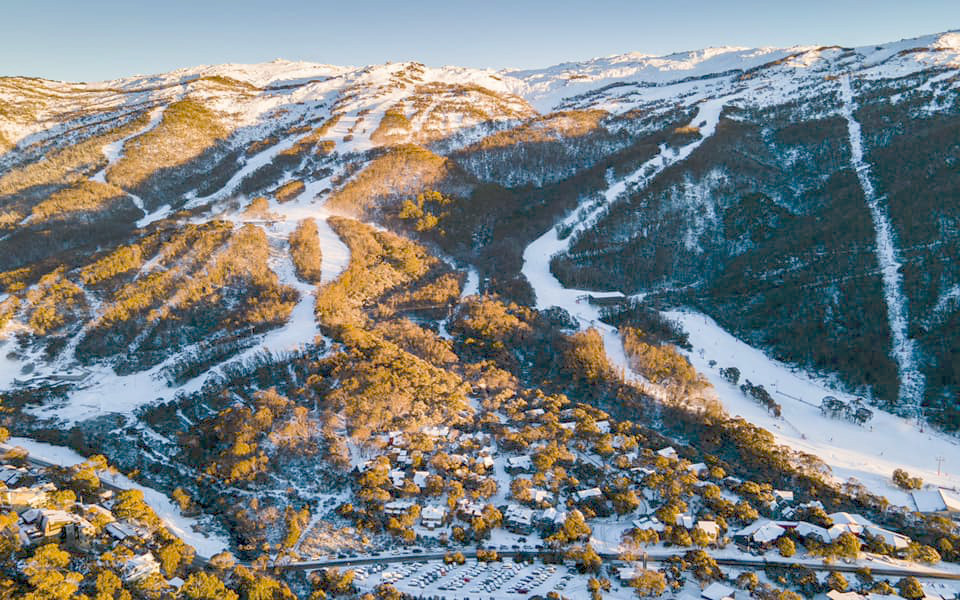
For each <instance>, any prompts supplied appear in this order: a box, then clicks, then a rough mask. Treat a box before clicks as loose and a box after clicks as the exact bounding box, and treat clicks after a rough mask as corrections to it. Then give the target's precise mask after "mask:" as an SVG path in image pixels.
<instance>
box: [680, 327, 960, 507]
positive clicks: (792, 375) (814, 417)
mask: <svg viewBox="0 0 960 600" xmlns="http://www.w3.org/2000/svg"><path fill="white" fill-rule="evenodd" d="M664 316H666V317H667V318H669V319H671V320H673V321H675V322H677V323H679V324H680V325H681V326H682V327H683V329H684V330H685V331H686V332H687V333H688V334H689V335H690V343H691V344H692V345H693V351H692V352H688V353H686V354H687V356H688V357H689V358H690V362H692V363H693V366H694V367H696V369H697V371H699V372H701V373H703V374H704V375H706V376H707V378H708V379H709V380H710V383H712V384H713V386H714V388H715V390H716V393H717V396H718V398H719V399H720V401H721V402H722V403H723V405H724V407H725V408H726V410H727V412H729V413H730V414H731V415H740V416H742V417H743V418H745V419H747V420H748V421H750V422H751V423H756V424H757V425H760V426H762V427H764V428H765V429H767V430H768V431H770V432H771V433H772V434H773V435H774V436H775V437H776V439H777V441H778V442H780V443H782V444H785V445H787V446H790V447H791V448H795V449H797V450H802V451H804V452H808V453H810V454H814V455H816V456H819V457H820V458H821V459H822V460H823V461H824V462H825V463H826V464H827V465H829V466H830V468H831V469H832V470H833V473H834V475H835V476H837V477H838V478H840V479H841V480H846V479H847V478H849V477H855V478H856V479H857V480H859V481H860V482H861V483H863V484H864V485H865V486H866V487H867V488H868V489H870V490H871V491H872V492H874V493H878V494H882V495H884V496H886V497H887V499H889V500H890V501H891V502H894V503H896V504H901V505H907V506H909V505H910V500H909V497H908V495H907V494H906V493H904V492H902V491H901V490H899V489H897V488H896V487H894V486H893V485H892V484H891V482H890V476H891V475H892V473H893V470H894V469H896V468H898V467H899V468H904V469H906V470H907V471H908V472H909V473H910V474H912V475H918V476H920V477H923V479H924V481H926V482H929V483H933V484H937V485H941V486H945V487H951V488H960V444H958V443H957V442H956V441H955V440H952V439H950V438H949V437H947V436H945V435H943V434H939V433H937V432H935V431H932V430H930V431H924V432H921V431H920V430H919V429H918V427H917V425H916V423H914V422H912V421H907V420H905V419H901V418H899V417H896V416H894V415H891V414H889V413H886V412H883V411H879V410H875V411H874V417H873V419H872V420H871V421H870V422H868V423H867V424H866V425H864V426H859V425H856V424H854V423H851V422H849V421H845V420H842V419H832V418H827V417H824V416H822V415H821V413H820V409H819V408H818V407H819V404H820V400H821V399H822V398H823V397H824V396H828V395H832V396H835V397H837V398H839V399H841V400H845V401H847V402H849V401H851V400H853V399H854V397H853V396H851V395H850V394H846V393H843V392H841V391H838V390H837V389H835V388H833V387H831V386H829V385H828V384H827V383H826V382H824V381H820V380H818V379H817V378H815V377H813V376H811V375H809V374H806V373H803V372H801V371H799V370H796V369H792V368H790V367H789V366H787V365H785V364H783V363H780V362H777V361H775V360H773V359H771V358H769V357H768V356H766V355H765V354H764V353H763V352H761V351H760V350H757V349H756V348H753V347H751V346H749V345H747V344H746V343H744V342H742V341H740V340H739V339H737V338H736V337H734V336H733V335H731V334H730V333H728V332H726V331H724V330H723V328H721V327H720V326H719V325H718V324H717V323H716V322H715V321H714V320H713V319H711V318H710V317H708V316H706V315H703V314H700V313H697V312H694V311H691V310H682V311H669V312H665V313H664ZM710 361H716V365H715V366H713V367H711V366H710ZM727 367H737V368H738V369H740V372H741V376H740V381H741V383H742V382H743V381H745V380H747V379H749V380H750V382H751V383H753V384H754V385H763V386H764V387H765V388H766V389H767V391H768V392H770V394H771V395H772V396H773V399H774V400H776V401H777V402H778V403H780V405H781V407H782V410H783V419H776V418H774V417H773V416H772V415H770V414H769V413H768V412H767V411H766V410H765V409H764V408H763V407H762V406H760V405H759V404H758V403H756V402H755V401H753V400H752V399H750V398H748V397H747V396H745V395H744V394H743V393H742V392H741V391H740V389H739V388H738V387H736V386H734V385H732V384H731V383H729V382H727V381H726V380H725V379H724V378H723V377H721V376H720V369H721V368H727ZM937 457H944V458H945V459H946V461H945V462H944V463H943V473H942V474H940V475H937V468H938V465H937Z"/></svg>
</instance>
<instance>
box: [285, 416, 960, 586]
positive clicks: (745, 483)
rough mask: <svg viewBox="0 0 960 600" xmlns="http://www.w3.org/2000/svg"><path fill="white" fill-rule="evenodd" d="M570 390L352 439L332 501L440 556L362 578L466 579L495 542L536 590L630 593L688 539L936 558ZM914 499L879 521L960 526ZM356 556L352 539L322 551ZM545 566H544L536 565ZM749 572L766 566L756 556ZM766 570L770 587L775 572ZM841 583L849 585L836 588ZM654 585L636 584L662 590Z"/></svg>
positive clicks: (770, 555) (904, 538) (731, 582)
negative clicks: (349, 485) (939, 521)
mask: <svg viewBox="0 0 960 600" xmlns="http://www.w3.org/2000/svg"><path fill="white" fill-rule="evenodd" d="M564 400H565V399H557V398H553V397H541V398H537V399H533V400H532V401H523V400H519V399H515V400H514V402H513V403H512V404H508V405H506V406H500V407H497V408H495V409H490V410H484V409H481V410H479V411H478V412H477V413H476V414H475V415H473V416H472V418H471V419H470V422H467V423H465V424H463V425H459V426H457V427H452V426H441V427H429V428H425V429H423V430H422V431H418V432H410V431H391V432H388V433H384V434H381V435H380V436H378V437H377V438H376V441H375V443H374V444H368V445H365V446H363V447H353V448H352V449H351V450H352V452H351V454H352V461H353V463H354V467H353V470H352V477H353V486H354V491H353V492H352V498H351V501H350V502H347V503H344V504H342V505H340V506H339V507H337V509H336V513H337V514H338V515H339V516H341V517H344V518H346V519H347V520H349V521H350V522H352V523H353V524H354V525H356V526H357V528H358V529H359V530H364V531H369V532H376V531H378V530H379V531H382V532H383V533H384V534H383V535H377V536H374V537H373V538H372V544H373V549H371V550H370V552H369V554H370V555H373V556H378V557H384V559H388V558H389V557H390V556H391V555H397V554H408V555H409V553H410V552H413V553H424V554H425V555H427V554H436V553H443V555H444V562H443V563H437V564H435V565H434V566H433V567H431V569H427V571H426V573H428V574H425V571H424V570H422V569H409V570H408V573H407V574H406V575H404V574H403V573H404V571H403V570H399V571H398V570H389V569H388V570H387V571H385V572H384V573H382V574H375V573H373V572H372V571H371V570H369V569H367V568H361V570H360V571H358V574H359V575H362V576H363V579H362V580H363V581H367V582H369V586H371V589H372V587H374V586H375V585H381V584H384V583H387V584H390V585H394V586H398V589H400V590H401V591H404V592H406V593H410V594H415V595H421V594H426V592H428V591H431V590H432V591H435V592H438V593H440V594H441V595H442V593H443V592H447V593H449V592H451V591H457V590H461V589H466V588H464V586H466V585H468V584H469V582H470V581H471V580H472V579H475V578H476V577H477V576H478V574H480V573H481V572H483V573H485V571H483V569H484V568H485V567H483V566H482V564H485V563H491V562H496V561H504V564H505V566H503V567H497V568H498V569H504V568H508V567H509V560H507V559H505V558H504V556H511V557H513V560H514V561H518V562H521V563H522V562H524V561H528V560H529V561H531V562H532V561H534V560H535V559H536V560H538V561H540V562H541V563H542V566H541V567H538V568H539V569H541V570H540V571H536V569H534V568H533V567H532V566H531V567H530V569H532V570H531V571H530V572H529V573H527V574H526V575H528V576H529V580H528V581H526V582H525V583H521V584H517V585H513V586H512V587H511V588H510V591H511V593H514V594H516V593H521V594H522V593H526V592H529V593H533V589H534V587H536V586H532V585H531V582H533V581H540V580H542V581H543V582H546V583H541V585H540V587H539V588H537V591H538V593H549V592H556V593H558V594H561V592H563V590H564V589H566V588H567V586H568V585H570V583H569V581H570V580H571V579H573V580H575V581H579V582H580V583H581V584H583V585H584V586H585V585H587V582H588V580H595V581H602V582H607V583H605V584H604V585H608V584H609V582H611V581H613V582H615V584H614V585H621V586H624V587H625V588H629V590H630V591H631V593H632V592H633V591H634V589H636V590H637V592H638V593H640V588H643V587H644V585H646V584H645V583H644V582H645V581H646V580H648V579H649V576H648V574H649V573H650V572H652V571H655V570H656V569H657V566H656V565H657V564H659V565H660V566H661V567H662V566H663V565H665V564H667V563H666V562H660V561H666V560H667V559H668V557H680V558H682V557H684V556H685V555H689V554H690V553H694V555H696V556H699V555H700V554H703V555H704V556H707V557H713V558H717V559H720V558H723V559H725V560H729V561H734V562H736V561H737V560H742V561H744V562H745V563H746V562H749V561H757V560H763V561H768V560H769V561H770V562H771V563H773V564H782V565H791V564H795V565H804V566H807V567H814V568H815V570H816V571H818V572H820V574H821V575H822V576H826V575H828V574H829V573H830V572H831V568H830V567H829V565H831V564H840V565H844V566H847V567H851V566H852V567H857V568H862V569H863V571H864V572H865V573H869V572H870V569H871V567H874V568H877V567H884V566H888V567H891V568H894V569H897V568H902V569H903V570H904V573H907V572H909V571H910V569H911V568H912V567H913V566H917V565H922V567H918V568H920V569H921V570H922V569H929V568H931V567H930V565H933V564H936V563H938V562H939V561H940V558H941V557H940V554H939V552H938V550H937V549H936V548H934V547H931V546H929V545H925V544H922V543H919V542H917V541H915V540H913V539H911V538H910V537H909V536H908V535H905V534H904V533H901V532H899V531H895V530H894V529H891V528H890V527H889V526H883V525H880V524H877V523H875V522H874V521H875V520H876V519H874V518H872V517H875V515H873V516H872V517H867V516H864V515H862V514H858V513H856V512H849V511H845V510H831V509H830V507H829V506H825V504H824V503H823V502H821V501H820V500H818V499H813V498H805V497H801V494H798V493H796V492H795V491H792V490H787V489H774V488H773V487H772V486H770V485H768V484H758V483H755V482H753V481H749V480H745V479H742V478H738V477H734V476H731V475H728V474H727V473H726V471H725V469H724V468H723V466H722V465H721V464H720V463H719V461H717V460H716V459H714V458H713V457H700V458H699V459H698V457H697V453H696V450H695V449H694V448H690V447H682V448H680V449H679V450H678V449H677V448H675V447H674V446H672V445H665V446H660V447H656V448H650V447H644V446H645V445H648V444H649V442H650V441H651V440H645V439H643V437H642V435H638V433H637V431H635V430H634V428H633V426H632V424H631V423H630V422H616V421H615V420H613V419H612V418H611V417H610V416H609V415H607V414H606V413H604V412H603V411H602V410H599V409H597V408H595V407H592V406H589V405H584V404H577V405H571V404H570V403H569V402H564ZM486 408H488V409H489V408H490V407H486ZM694 461H696V462H694ZM911 498H912V506H892V505H890V506H887V507H886V508H885V510H884V511H883V513H882V516H883V521H884V522H885V523H889V522H894V521H896V522H902V523H910V522H912V521H913V520H914V519H916V518H917V517H918V516H919V515H926V516H938V517H942V518H943V519H946V520H947V522H949V523H952V527H953V529H954V531H955V530H956V519H957V518H960V497H958V496H957V495H956V494H954V493H953V492H951V491H949V490H942V489H938V488H930V487H928V488H926V489H917V490H914V491H913V492H912V493H911ZM473 549H476V550H475V551H474V552H473V553H472V554H471V555H472V556H475V557H476V558H477V565H478V566H476V567H469V564H468V565H465V566H463V567H460V565H463V563H464V553H465V551H466V550H473ZM698 552H699V553H700V554H697V553H698ZM365 554H367V553H366V552H364V551H359V552H358V551H356V550H354V551H348V552H345V553H340V554H339V555H337V556H333V555H332V554H331V555H329V556H328V558H341V559H343V558H347V559H349V558H356V557H358V556H359V557H361V558H362V557H363V556H364V555H365ZM301 558H303V559H305V560H309V559H322V558H323V557H322V556H314V557H301ZM648 561H649V562H650V563H653V564H651V565H648V564H647V563H648ZM711 561H712V558H711ZM777 561H780V562H779V563H778V562H777ZM687 562H689V561H687ZM444 563H446V564H444ZM423 564H424V565H427V564H428V563H423ZM498 564H499V563H498ZM548 565H553V566H552V567H550V568H553V571H552V572H550V574H549V575H545V573H547V571H544V570H543V569H547V568H548ZM951 566H952V565H951ZM713 567H714V570H713V571H711V575H710V576H709V577H707V578H705V579H699V580H697V582H698V584H699V585H700V587H701V588H702V589H703V590H704V593H705V594H706V590H708V589H710V588H711V587H713V588H714V589H713V590H712V592H711V594H714V593H715V592H717V590H718V589H719V590H721V591H722V592H723V593H722V594H721V595H719V596H717V597H716V598H714V597H712V596H711V594H707V595H705V596H703V597H704V598H708V599H709V600H721V599H722V598H725V597H727V596H730V597H732V595H733V594H734V591H735V588H740V591H739V592H737V593H738V594H739V593H751V592H755V591H756V590H757V585H758V584H757V580H756V578H754V579H752V580H751V579H749V578H748V579H747V580H746V581H741V580H737V579H736V577H735V575H734V574H735V573H736V572H737V570H736V569H735V570H734V571H731V575H730V577H724V576H723V575H722V574H721V571H720V570H719V569H718V568H716V563H714V564H713ZM458 568H460V569H463V570H464V572H467V571H468V570H469V569H471V568H472V569H479V571H477V572H476V573H472V574H466V575H463V577H459V578H458V577H453V578H451V576H449V575H448V571H450V570H451V569H458ZM489 568H493V567H489ZM938 568H939V567H938ZM749 570H750V571H752V572H753V571H755V572H759V573H760V574H761V575H760V577H761V581H762V580H764V578H765V577H764V575H763V573H764V571H763V569H762V568H759V569H758V568H753V569H749ZM379 571H382V569H380V570H379ZM535 571H536V574H534V573H535ZM661 571H664V569H662V568H661ZM741 571H742V569H741ZM498 573H499V571H498ZM514 574H515V573H514V572H513V571H510V572H508V573H499V575H497V574H490V575H489V576H483V577H481V580H480V581H479V582H477V584H476V585H474V586H473V588H475V589H474V590H473V591H474V593H480V594H482V593H486V592H494V591H497V590H500V589H501V588H500V586H501V582H503V581H508V580H512V579H513V576H514ZM665 574H666V579H664V581H663V583H664V585H663V587H662V588H661V589H659V593H665V590H666V591H672V592H673V593H681V592H683V590H685V589H686V588H687V586H688V584H689V582H690V580H691V577H690V576H689V575H686V576H685V575H684V574H683V573H679V572H672V573H671V571H670V570H669V569H666V571H665ZM521 579H522V578H521ZM654 579H657V577H655V578H654ZM694 579H696V578H694ZM766 579H769V580H770V581H771V583H772V584H773V586H774V587H777V586H782V585H783V584H784V581H777V580H776V579H774V578H772V577H767V578H766ZM821 579H823V577H821ZM438 581H439V583H438ZM483 581H486V583H482V582H483ZM814 581H818V580H817V579H816V578H814ZM902 581H903V578H891V579H890V580H889V581H887V580H884V579H882V578H879V577H877V578H875V579H873V578H871V579H870V580H869V583H863V582H862V581H861V585H860V586H859V587H858V588H857V590H856V591H854V590H853V587H854V586H848V585H847V584H844V585H843V586H839V585H834V586H833V587H832V588H831V587H830V585H831V584H830V582H829V581H827V580H823V582H820V583H817V584H816V585H814V586H813V587H812V588H809V589H808V590H807V593H805V595H807V596H809V595H810V593H811V592H816V593H826V592H828V591H830V592H833V593H835V594H839V593H842V594H845V595H844V596H843V597H842V600H856V598H855V596H856V597H857V598H859V597H861V596H860V594H861V593H862V594H871V593H877V592H881V593H897V591H898V590H899V589H900V588H898V587H896V586H898V585H900V587H902V586H903V585H905V584H902V583H901V582H902ZM404 582H406V587H405V586H404ZM712 584H716V585H719V586H720V588H716V587H714V586H712ZM502 585H506V584H502ZM598 585H599V584H598ZM744 585H746V586H747V587H746V588H744ZM759 585H763V584H762V583H761V584H759ZM561 586H562V587H561ZM468 587H469V586H468ZM785 587H788V588H789V587H790V586H789V585H787V586H785ZM839 587H842V588H843V589H839V590H838V589H835V588H839ZM583 589H584V590H585V589H586V588H583ZM657 589H658V588H657V586H654V590H653V592H651V593H649V594H646V593H645V594H643V595H659V593H655V592H657ZM744 589H745V590H746V591H744ZM518 590H524V592H518ZM460 593H462V592H460ZM684 593H689V590H687V592H684ZM758 593H759V592H758ZM851 594H852V595H851ZM902 594H905V597H908V598H909V597H911V596H916V594H915V593H913V592H910V591H902ZM561 595H562V594H561ZM714 595H715V594H714ZM454 597H460V596H459V595H456V594H455V595H454ZM478 597H479V596H478ZM916 597H918V598H919V597H931V598H932V597H940V598H943V599H947V600H949V599H952V598H955V597H957V591H956V589H955V587H950V586H949V585H948V586H946V587H945V588H939V587H934V588H930V589H927V588H924V592H923V594H922V595H921V596H916ZM834 600H841V598H834Z"/></svg>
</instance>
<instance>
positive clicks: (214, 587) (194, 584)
mask: <svg viewBox="0 0 960 600" xmlns="http://www.w3.org/2000/svg"><path fill="white" fill-rule="evenodd" d="M180 597H181V598H185V599H187V600H239V596H238V595H237V593H236V592H234V591H232V590H228V589H227V586H226V585H225V584H224V583H223V581H221V580H220V578H219V577H217V576H216V575H210V574H208V573H205V572H203V571H198V572H196V573H192V574H191V575H190V577H188V578H187V580H186V581H185V582H184V583H183V586H182V587H181V588H180Z"/></svg>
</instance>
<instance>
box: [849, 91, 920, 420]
mask: <svg viewBox="0 0 960 600" xmlns="http://www.w3.org/2000/svg"><path fill="white" fill-rule="evenodd" d="M840 91H841V95H842V97H843V116H844V118H845V119H846V121H847V132H848V134H849V137H850V162H851V165H852V166H853V168H854V170H855V171H856V173H857V178H858V179H859V180H860V187H862V188H863V195H864V198H865V199H866V201H867V206H868V207H869V208H870V217H871V219H872V220H873V228H874V231H875V234H876V247H875V252H876V255H877V262H878V263H879V265H880V272H881V276H882V281H883V295H884V300H885V301H886V304H887V319H888V321H889V323H890V332H891V335H892V337H893V339H892V346H893V348H892V357H893V359H894V361H895V362H896V363H897V366H898V367H899V370H900V401H901V402H904V403H907V404H909V405H911V406H913V407H915V408H916V410H918V411H919V410H920V402H921V401H922V400H923V388H924V383H925V382H924V376H923V373H922V372H921V371H920V368H919V366H918V364H917V348H916V342H915V340H913V339H912V338H910V335H909V329H910V317H909V309H908V306H907V298H906V295H905V294H904V292H903V275H901V269H902V268H903V263H902V262H901V261H900V250H899V249H898V248H897V241H896V232H895V231H894V229H893V223H892V222H891V221H890V215H889V213H888V212H887V207H886V205H885V204H884V198H879V197H877V193H876V190H875V189H874V187H873V181H872V180H871V179H870V165H869V164H868V163H867V162H866V161H865V160H864V157H863V138H862V136H861V131H860V123H858V122H857V120H856V118H855V117H854V111H855V110H856V104H855V100H854V98H853V90H852V89H851V87H850V77H849V75H848V76H844V77H842V78H841V79H840Z"/></svg>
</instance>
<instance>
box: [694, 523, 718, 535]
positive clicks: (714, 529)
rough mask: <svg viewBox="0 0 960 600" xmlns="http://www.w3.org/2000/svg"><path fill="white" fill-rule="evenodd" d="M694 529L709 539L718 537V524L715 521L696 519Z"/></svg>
mask: <svg viewBox="0 0 960 600" xmlns="http://www.w3.org/2000/svg"><path fill="white" fill-rule="evenodd" d="M696 529H698V530H700V531H702V532H703V533H705V534H707V536H708V537H709V538H710V539H711V540H716V539H718V538H719V537H720V526H719V525H717V522H716V521H697V525H696Z"/></svg>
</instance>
